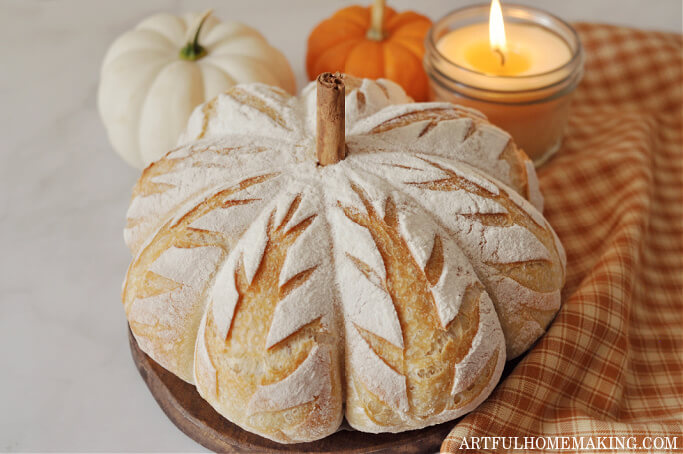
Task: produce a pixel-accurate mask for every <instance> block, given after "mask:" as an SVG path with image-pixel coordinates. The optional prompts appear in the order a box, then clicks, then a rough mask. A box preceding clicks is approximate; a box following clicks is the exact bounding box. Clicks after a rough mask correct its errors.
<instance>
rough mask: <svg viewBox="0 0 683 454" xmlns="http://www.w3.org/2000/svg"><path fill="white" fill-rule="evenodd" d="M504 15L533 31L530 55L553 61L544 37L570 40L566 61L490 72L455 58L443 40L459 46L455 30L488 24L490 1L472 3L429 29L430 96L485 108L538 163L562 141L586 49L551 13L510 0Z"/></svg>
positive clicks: (511, 40)
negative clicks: (533, 68) (518, 70)
mask: <svg viewBox="0 0 683 454" xmlns="http://www.w3.org/2000/svg"><path fill="white" fill-rule="evenodd" d="M503 17H504V21H505V24H506V25H507V24H511V25H510V26H509V27H510V28H514V27H517V28H519V29H526V31H528V32H530V33H528V34H527V35H528V36H529V37H531V38H529V37H527V41H528V43H527V45H528V46H530V47H532V49H531V50H533V51H534V52H531V57H530V58H532V59H539V58H540V59H543V58H547V59H548V60H549V61H551V62H552V60H553V58H554V57H556V56H555V55H549V53H552V50H551V47H549V46H548V45H547V44H548V43H545V42H544V39H543V37H544V36H545V37H546V38H551V39H552V40H555V41H557V40H558V39H559V40H561V41H562V42H564V43H565V44H566V45H567V48H568V52H566V54H567V58H566V61H561V62H560V63H559V66H556V67H554V68H551V69H547V70H543V71H542V72H538V73H530V74H520V75H492V74H487V73H484V72H480V71H477V70H475V69H472V67H467V65H465V64H462V62H458V63H456V62H454V61H452V59H449V56H447V55H444V53H445V52H444V51H443V50H440V48H443V45H441V46H440V42H441V41H442V40H444V39H449V38H455V41H454V42H451V43H450V45H451V48H452V46H456V48H457V46H458V45H459V42H460V41H461V40H459V39H458V37H457V36H456V35H454V34H455V33H456V32H457V31H458V30H460V29H465V27H469V28H468V29H467V30H470V29H473V28H476V27H479V26H481V27H487V26H488V20H489V6H488V5H474V6H468V7H465V8H461V9H458V10H455V11H453V12H452V13H450V14H448V15H447V16H446V17H444V18H442V19H441V20H439V21H437V22H436V23H435V24H434V25H433V26H432V28H431V29H430V30H429V32H428V33H427V37H426V42H425V48H426V51H425V57H424V66H425V70H426V72H427V75H428V77H429V80H430V92H431V93H430V94H431V99H432V100H433V101H447V102H452V103H455V104H461V105H464V106H467V107H472V108H474V109H477V110H479V111H481V112H483V113H484V114H485V115H486V116H487V117H488V118H489V120H490V121H491V122H492V123H493V124H495V125H497V126H499V127H501V128H502V129H504V130H506V131H508V132H509V133H510V134H511V135H512V137H513V138H514V139H515V142H516V143H517V145H518V146H519V147H521V148H522V149H523V150H524V151H525V152H526V153H527V154H528V155H529V157H530V158H531V159H532V160H533V161H534V163H535V164H536V165H537V166H539V165H541V164H543V163H544V162H545V161H547V160H548V159H549V158H550V157H551V156H552V155H553V154H554V153H555V152H557V150H558V149H559V147H560V145H561V142H562V136H563V134H564V128H565V126H566V124H567V119H568V115H569V105H570V101H571V95H572V92H573V91H574V89H575V88H576V86H577V84H578V83H579V81H580V80H581V77H582V75H583V60H584V56H583V49H582V47H581V42H580V40H579V37H578V35H577V33H576V31H575V30H574V29H573V28H572V27H571V26H570V25H569V24H567V23H566V22H564V21H563V20H561V19H559V18H557V17H555V16H553V15H552V14H549V13H547V12H544V11H541V10H538V9H535V8H530V7H526V6H519V5H509V4H506V5H504V6H503ZM476 24H479V25H476ZM449 34H450V35H451V36H450V37H449V36H448V35H449ZM549 34H552V35H549ZM514 39H515V37H514V36H512V35H511V36H509V37H508V42H509V44H510V45H512V46H514V44H515V43H514ZM551 39H547V40H545V41H548V42H549V41H551ZM451 41H453V40H452V39H451ZM441 44H443V42H442V43H441ZM563 51H566V49H563ZM544 52H545V56H544ZM551 64H552V63H551ZM541 66H543V65H541ZM546 66H547V65H546Z"/></svg>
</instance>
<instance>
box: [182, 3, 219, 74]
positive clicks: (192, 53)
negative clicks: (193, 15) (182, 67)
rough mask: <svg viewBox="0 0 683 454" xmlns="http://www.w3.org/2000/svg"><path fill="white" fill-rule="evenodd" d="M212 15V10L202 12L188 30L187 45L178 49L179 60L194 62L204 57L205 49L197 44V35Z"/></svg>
mask: <svg viewBox="0 0 683 454" xmlns="http://www.w3.org/2000/svg"><path fill="white" fill-rule="evenodd" d="M212 13H213V10H212V9H208V10H206V11H204V12H203V13H202V14H201V16H199V19H197V21H196V22H195V24H194V25H193V26H192V27H190V28H189V29H188V35H187V44H185V46H184V47H183V48H182V49H180V58H182V59H183V60H190V61H195V60H199V59H200V58H202V57H203V56H204V55H206V49H204V47H203V46H202V45H201V44H199V33H200V32H201V31H202V27H203V26H204V22H206V19H208V18H209V16H210V15H211V14H212Z"/></svg>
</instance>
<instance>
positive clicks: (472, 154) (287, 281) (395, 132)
mask: <svg viewBox="0 0 683 454" xmlns="http://www.w3.org/2000/svg"><path fill="white" fill-rule="evenodd" d="M345 80H346V85H347V88H346V90H347V92H346V145H347V153H348V155H347V157H346V159H344V160H343V161H341V162H338V163H336V164H333V165H329V166H324V167H323V166H318V165H316V158H315V150H314V148H315V146H314V143H315V97H316V94H315V90H314V89H313V86H309V87H308V88H307V89H305V90H304V92H303V93H302V95H301V97H298V98H297V97H291V96H289V95H288V94H287V93H285V92H284V91H281V90H279V89H276V88H273V87H268V86H265V85H259V84H255V85H244V86H237V87H234V88H232V89H231V90H229V91H227V92H226V93H225V94H222V95H220V96H218V97H217V98H215V99H213V100H212V101H210V102H208V103H206V104H204V105H203V106H200V107H199V108H197V110H195V112H194V113H193V115H192V117H191V118H190V121H189V124H188V128H187V130H186V132H185V134H184V136H183V139H182V140H183V141H184V142H185V144H184V145H182V146H180V147H179V148H177V149H176V150H173V151H171V152H170V153H169V154H167V155H166V157H165V158H163V159H161V160H159V161H157V162H156V163H154V164H152V165H151V166H150V167H148V168H147V169H146V170H145V171H144V172H143V174H142V176H141V178H140V180H139V181H138V183H137V185H136V186H135V188H134V191H133V198H132V202H131V205H130V209H129V211H128V223H127V226H126V229H125V239H126V242H127V244H128V246H129V247H130V249H131V252H132V254H133V257H134V258H133V261H132V263H131V265H130V267H129V270H128V274H127V278H126V282H125V284H124V290H123V302H124V306H125V309H126V313H127V316H128V320H129V323H130V327H131V330H132V332H133V333H134V335H135V337H136V339H137V341H138V343H139V345H140V347H141V348H142V349H143V350H144V351H145V352H146V353H148V354H149V355H150V356H151V357H152V358H153V359H155V360H156V361H157V362H159V363H160V364H161V365H162V366H164V367H165V368H167V369H168V370H170V371H171V372H173V373H175V374H176V375H178V376H179V377H180V378H182V379H183V380H186V381H188V382H190V383H194V384H195V385H196V387H197V389H198V391H199V393H200V394H201V395H202V397H203V398H204V399H206V400H207V401H208V402H209V403H210V404H211V405H212V406H213V407H214V408H215V409H216V410H217V411H218V412H219V413H221V414H222V415H223V416H225V417H226V418H228V419H229V420H231V421H233V422H235V423H236V424H239V425H240V426H241V427H243V428H245V429H247V430H249V431H252V432H255V433H258V434H260V435H262V436H265V437H268V438H270V439H273V440H276V441H279V442H283V443H290V442H300V441H309V440H315V439H318V438H321V437H324V436H326V435H328V434H330V433H332V432H334V431H335V430H337V428H338V427H339V425H340V423H341V420H342V417H343V416H346V419H347V420H348V422H349V423H350V424H351V426H353V427H354V428H356V429H358V430H363V431H368V432H387V431H393V432H396V431H403V430H409V429H416V428H420V427H424V426H427V425H432V424H437V423H440V422H443V421H447V420H450V419H453V418H456V417H458V416H460V415H462V414H464V413H466V412H469V411H471V410H472V409H473V408H475V407H476V406H477V405H478V404H479V403H480V402H481V401H482V400H483V399H485V398H486V397H487V396H488V394H489V393H490V392H491V390H492V389H493V387H494V386H495V385H496V383H497V381H498V379H499V378H500V374H501V372H502V368H503V365H504V362H505V358H506V356H507V357H513V356H516V355H518V354H520V353H522V352H523V351H525V350H526V349H527V348H528V347H529V346H530V345H531V344H532V343H533V342H534V341H535V340H536V339H537V338H538V337H539V336H540V335H541V334H542V333H543V332H544V330H545V328H546V326H547V324H548V323H549V322H550V320H551V319H552V317H553V316H554V314H555V313H556V311H557V310H558V308H559V304H560V289H561V288H562V285H563V283H564V266H565V258H564V251H563V249H562V245H561V244H560V242H559V240H558V238H557V237H556V235H555V233H554V232H553V230H552V228H551V227H550V226H549V225H548V223H547V221H546V220H545V219H544V218H543V216H542V214H541V212H540V210H541V209H542V198H541V195H540V193H539V191H538V184H537V181H536V176H535V172H534V170H533V166H532V165H531V163H530V161H529V160H528V159H527V158H526V156H525V155H524V153H523V152H521V151H520V150H518V149H517V148H516V147H515V145H514V143H513V142H512V140H511V139H510V136H509V135H508V134H506V133H505V132H503V131H501V130H500V129H498V128H496V127H494V126H492V125H490V124H489V123H488V122H487V121H486V119H485V118H484V117H483V116H482V115H481V114H479V113H477V112H475V111H471V110H467V109H464V108H460V107H456V106H453V105H450V104H442V103H420V104H415V103H411V102H410V99H409V98H407V97H406V95H405V94H404V93H403V92H402V90H401V89H400V88H399V87H398V86H397V85H395V84H393V83H391V82H388V81H385V80H379V81H369V80H361V79H354V78H350V77H347V78H346V79H345Z"/></svg>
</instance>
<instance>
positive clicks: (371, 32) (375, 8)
mask: <svg viewBox="0 0 683 454" xmlns="http://www.w3.org/2000/svg"><path fill="white" fill-rule="evenodd" d="M385 6H386V2H385V0H374V2H373V3H372V8H371V9H370V28H369V29H368V34H367V38H368V39H371V40H373V41H382V40H383V39H384V7H385Z"/></svg>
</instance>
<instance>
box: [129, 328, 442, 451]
mask: <svg viewBox="0 0 683 454" xmlns="http://www.w3.org/2000/svg"><path fill="white" fill-rule="evenodd" d="M128 338H129V341H130V350H131V352H132V354H133V361H135V365H136V366H137V368H138V371H140V375H141V376H142V379H143V380H144V381H145V383H147V387H148V388H149V390H150V391H151V392H152V395H153V396H154V398H155V399H156V401H157V403H158V404H159V406H160V407H161V409H162V410H163V411H164V413H166V416H168V417H169V419H170V420H171V421H173V424H175V425H176V426H178V428H179V429H180V430H182V431H183V432H185V434H186V435H187V436H189V437H190V438H192V439H193V440H194V441H196V442H197V443H199V444H201V445H203V446H205V447H206V448H208V449H211V450H212V451H216V452H230V453H233V452H257V453H280V452H315V453H344V454H347V453H348V454H350V453H396V454H418V453H420V454H422V453H435V452H439V449H440V447H441V443H442V442H443V440H444V438H445V437H446V435H447V434H448V432H449V431H450V430H451V429H452V428H453V426H454V424H455V421H450V422H446V423H443V424H439V425H437V426H432V427H427V428H424V429H421V430H411V431H408V432H401V433H398V434H369V433H364V432H357V431H350V430H341V431H339V432H336V433H334V434H332V435H330V436H328V437H326V438H323V439H322V440H318V441H314V442H310V443H297V444H291V445H283V444H279V443H276V442H274V441H271V440H268V439H266V438H263V437H259V436H258V435H255V434H252V433H251V432H247V431H246V430H243V429H241V428H240V427H238V426H237V425H235V424H233V423H231V422H230V421H228V420H227V419H225V418H223V417H222V416H221V415H219V414H218V413H217V412H216V411H215V410H214V409H213V408H212V407H211V406H210V405H209V404H208V403H207V402H206V401H205V400H204V399H202V398H201V396H200V395H199V393H198V392H197V390H196V389H195V387H194V386H193V385H190V384H189V383H186V382H184V381H182V380H181V379H179V378H178V377H176V376H175V375H173V374H172V373H170V372H168V371H167V370H166V369H164V368H163V367H161V366H160V365H159V364H157V363H156V362H155V361H154V360H153V359H151V358H150V357H149V356H147V355H146V354H145V353H144V352H143V351H142V350H140V348H139V347H138V343H137V341H136V340H135V338H134V337H133V333H131V332H130V330H129V331H128Z"/></svg>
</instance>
